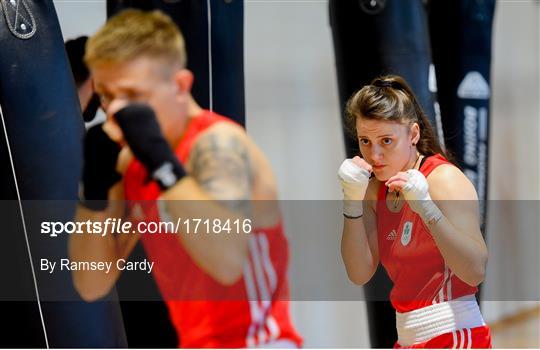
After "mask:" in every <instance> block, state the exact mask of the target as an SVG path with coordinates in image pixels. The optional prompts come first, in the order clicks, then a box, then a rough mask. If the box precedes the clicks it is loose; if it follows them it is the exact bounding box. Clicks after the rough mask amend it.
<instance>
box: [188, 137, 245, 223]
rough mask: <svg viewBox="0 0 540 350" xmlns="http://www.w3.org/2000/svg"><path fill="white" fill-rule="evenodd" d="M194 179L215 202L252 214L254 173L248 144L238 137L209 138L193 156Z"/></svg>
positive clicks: (201, 142) (194, 149)
mask: <svg viewBox="0 0 540 350" xmlns="http://www.w3.org/2000/svg"><path fill="white" fill-rule="evenodd" d="M190 163H191V175H192V176H193V177H194V178H195V179H196V180H197V181H198V182H199V184H200V185H201V186H202V187H203V188H204V189H205V190H206V191H208V192H209V193H210V194H211V195H212V196H213V197H214V198H215V199H217V200H218V201H219V200H222V201H224V202H222V203H223V204H224V205H226V206H227V207H228V208H229V209H231V210H234V211H240V212H241V213H243V214H245V215H247V214H249V212H248V211H249V200H250V198H251V191H252V188H253V171H252V164H251V160H250V157H249V152H248V149H247V146H246V144H245V143H244V142H243V141H242V140H240V139H239V138H238V136H236V135H229V134H225V135H223V134H221V135H218V134H215V133H214V134H212V133H210V134H207V135H204V136H202V137H201V138H200V139H199V140H197V142H196V144H195V147H194V148H193V150H192V152H191V155H190Z"/></svg>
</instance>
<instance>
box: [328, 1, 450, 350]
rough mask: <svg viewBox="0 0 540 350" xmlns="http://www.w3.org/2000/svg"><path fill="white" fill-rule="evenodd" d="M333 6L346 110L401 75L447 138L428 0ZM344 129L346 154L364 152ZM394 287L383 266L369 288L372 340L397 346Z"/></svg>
mask: <svg viewBox="0 0 540 350" xmlns="http://www.w3.org/2000/svg"><path fill="white" fill-rule="evenodd" d="M329 12H330V25H331V29H332V37H333V41H334V52H335V61H336V69H337V78H338V87H339V97H340V102H341V107H342V111H343V109H344V106H345V103H346V101H347V100H348V99H349V97H351V95H352V94H353V93H354V92H356V91H358V90H359V89H360V88H362V87H363V86H364V85H366V84H369V83H370V81H371V80H372V79H373V78H375V77H377V76H380V75H386V74H397V75H401V76H403V77H404V78H405V80H406V81H407V82H408V83H409V84H410V86H411V88H412V89H413V91H414V92H415V94H416V96H417V97H418V100H419V102H420V104H421V106H422V107H423V109H424V111H425V112H426V115H427V116H428V117H429V118H430V121H431V123H432V126H433V127H434V128H436V131H437V132H438V134H439V137H440V138H441V137H442V131H441V127H440V118H439V117H438V115H437V114H436V111H437V110H438V108H437V107H436V93H435V92H436V85H435V76H434V72H433V69H432V66H431V63H432V60H431V50H430V43H429V36H428V30H427V29H428V23H427V14H426V9H425V6H424V4H423V2H422V0H347V1H342V0H330V1H329ZM344 135H345V148H346V155H347V158H351V157H353V156H354V155H357V154H358V153H359V149H358V141H357V140H356V139H354V138H352V137H351V136H350V135H349V134H348V133H347V132H344ZM390 289H391V282H390V281H389V279H388V277H387V275H386V272H385V271H384V270H383V269H382V267H379V269H378V271H377V273H376V274H375V276H374V277H373V278H372V280H371V281H370V282H369V283H368V284H367V285H366V287H365V289H364V290H365V296H366V301H367V302H366V306H367V311H368V318H369V321H368V323H369V332H370V338H371V345H372V347H375V348H392V347H393V345H394V343H395V341H396V340H397V334H396V329H395V311H394V309H393V308H392V306H391V304H390V302H389V301H388V300H389V299H388V298H389V292H390Z"/></svg>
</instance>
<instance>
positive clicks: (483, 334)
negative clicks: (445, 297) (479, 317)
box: [394, 326, 491, 349]
mask: <svg viewBox="0 0 540 350" xmlns="http://www.w3.org/2000/svg"><path fill="white" fill-rule="evenodd" d="M405 348H408V349H424V348H428V349H443V348H444V349H471V348H474V349H491V333H490V331H489V327H488V326H482V327H476V328H464V329H460V330H457V331H453V332H451V333H445V334H441V335H439V336H437V337H435V338H432V339H430V340H428V341H427V342H424V343H419V344H414V345H411V346H401V345H399V343H397V342H396V344H394V349H405Z"/></svg>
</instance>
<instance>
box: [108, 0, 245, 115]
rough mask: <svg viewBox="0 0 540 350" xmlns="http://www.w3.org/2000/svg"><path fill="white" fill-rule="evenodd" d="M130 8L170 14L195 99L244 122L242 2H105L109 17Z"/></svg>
mask: <svg viewBox="0 0 540 350" xmlns="http://www.w3.org/2000/svg"><path fill="white" fill-rule="evenodd" d="M209 4H211V6H210V8H208V5H209ZM128 7H135V8H138V9H141V10H154V9H159V10H161V11H163V12H165V13H166V14H168V15H169V16H171V18H172V19H173V20H174V21H175V23H176V24H177V25H178V27H179V28H180V30H181V31H182V35H183V36H184V39H185V42H186V51H187V57H188V60H187V68H188V69H190V70H191V71H192V72H193V74H194V76H195V81H194V82H193V88H192V94H193V97H194V98H195V100H196V101H197V102H198V103H199V104H200V105H201V106H202V107H203V108H207V109H210V108H211V109H212V110H214V111H216V112H217V113H220V114H223V115H225V116H227V117H229V118H231V119H233V120H235V121H236V122H238V123H239V124H241V125H245V97H244V1H243V0H107V16H108V17H111V16H112V15H114V14H115V13H117V12H118V11H120V10H122V9H125V8H128ZM209 29H210V31H209ZM209 43H211V45H209Z"/></svg>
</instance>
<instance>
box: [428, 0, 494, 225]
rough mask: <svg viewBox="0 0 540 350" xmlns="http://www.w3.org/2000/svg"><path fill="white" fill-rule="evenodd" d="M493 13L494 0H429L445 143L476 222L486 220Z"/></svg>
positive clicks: (434, 60)
mask: <svg viewBox="0 0 540 350" xmlns="http://www.w3.org/2000/svg"><path fill="white" fill-rule="evenodd" d="M494 12H495V0H455V1H430V2H429V27H430V36H431V43H432V49H433V62H434V64H435V70H436V76H437V83H438V84H437V85H438V90H439V91H438V94H439V103H440V106H441V116H442V121H443V129H444V134H445V137H446V147H447V149H448V150H449V151H450V152H451V153H452V154H453V155H454V157H455V158H456V160H457V162H458V164H459V165H460V166H461V167H462V169H463V171H464V172H465V175H467V177H468V178H469V179H470V180H471V182H472V183H473V184H474V185H475V187H476V191H477V192H478V198H479V199H480V203H481V206H480V209H481V215H482V218H483V220H482V222H485V221H486V218H485V215H486V203H487V202H486V199H487V183H488V145H489V100H490V97H491V84H490V80H491V79H490V70H491V46H492V27H493V17H494ZM482 231H483V232H484V234H485V231H484V230H482Z"/></svg>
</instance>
